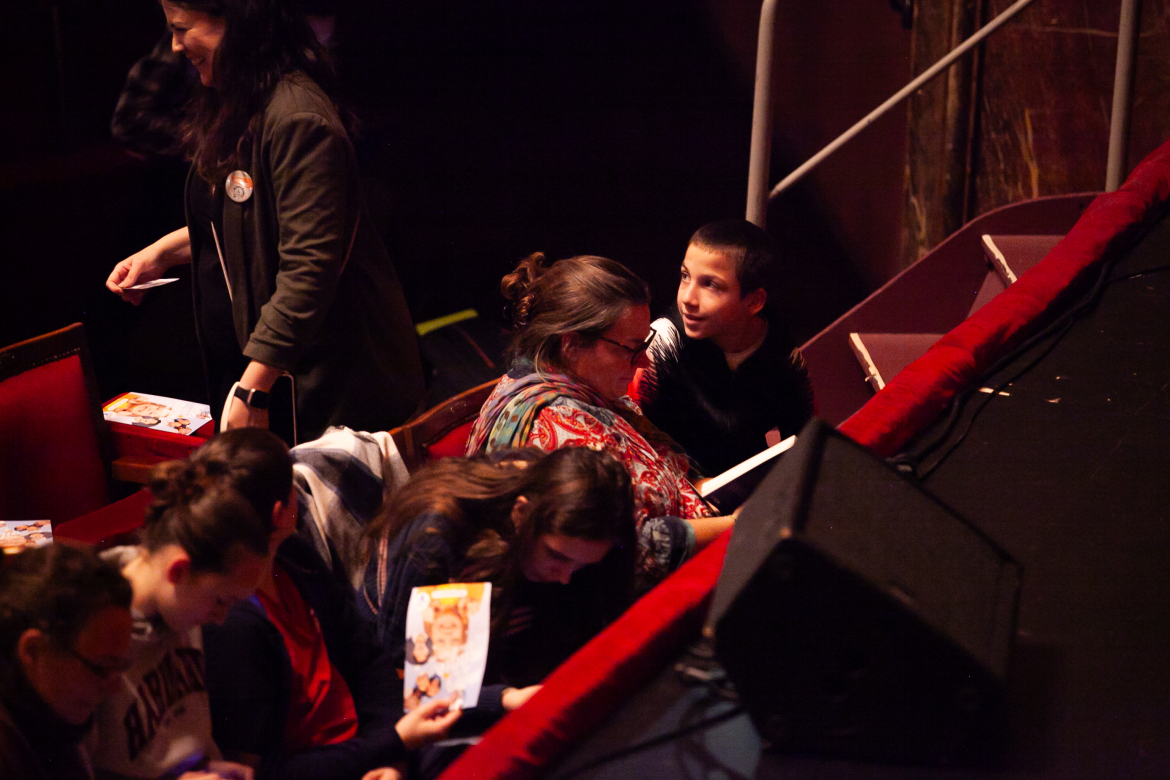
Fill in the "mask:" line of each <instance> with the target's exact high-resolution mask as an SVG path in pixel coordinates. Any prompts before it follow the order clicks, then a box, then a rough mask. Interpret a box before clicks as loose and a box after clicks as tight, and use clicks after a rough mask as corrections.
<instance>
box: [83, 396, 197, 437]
mask: <svg viewBox="0 0 1170 780" xmlns="http://www.w3.org/2000/svg"><path fill="white" fill-rule="evenodd" d="M102 412H103V413H104V414H105V417H106V419H107V420H109V421H110V422H120V423H126V424H127V425H137V426H140V427H142V428H152V429H154V430H157V431H170V432H171V433H182V434H185V435H188V436H189V435H191V434H192V433H194V432H195V431H196V430H197V429H198V428H199V427H200V426H202V425H203V424H205V423H207V422H208V421H209V420H211V407H210V406H208V405H207V404H197V403H193V402H191V401H180V400H179V399H177V398H167V397H165V396H161V395H147V394H146V393H123V394H122V395H120V396H118V397H117V398H115V399H114V400H112V401H110V402H109V403H108V404H106V405H105V406H104V407H103V408H102Z"/></svg>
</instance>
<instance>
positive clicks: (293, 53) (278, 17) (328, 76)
mask: <svg viewBox="0 0 1170 780" xmlns="http://www.w3.org/2000/svg"><path fill="white" fill-rule="evenodd" d="M168 2H171V3H172V4H173V5H176V6H178V7H180V8H184V9H186V10H188V11H197V12H199V13H205V14H208V15H209V16H214V17H217V18H219V19H222V20H223V22H224V33H223V39H222V40H221V41H220V43H219V46H218V47H217V48H216V51H215V58H214V61H213V62H212V74H213V77H214V84H213V86H211V87H205V86H203V85H202V84H196V85H195V93H194V94H193V95H192V98H191V101H190V102H189V103H188V106H187V119H186V121H185V122H184V124H183V132H182V136H183V145H184V148H185V149H186V150H187V153H188V154H189V155H190V157H191V161H192V165H193V166H194V168H195V172H196V173H197V174H198V175H199V176H200V177H202V178H203V179H205V180H207V181H209V182H212V183H217V182H222V180H223V179H224V178H225V177H226V176H227V174H228V173H230V172H231V171H233V170H235V169H237V168H244V167H248V166H247V160H246V157H247V155H248V150H249V148H250V146H251V143H252V140H253V139H254V137H255V135H256V134H257V133H258V132H260V125H261V122H262V120H263V115H264V106H265V104H266V103H267V102H268V99H269V97H270V96H271V95H272V90H273V89H275V88H276V85H277V84H278V83H279V82H280V80H281V79H282V78H283V77H284V76H286V75H288V74H290V73H295V72H297V71H300V72H303V73H305V74H306V75H308V77H309V78H310V79H312V80H313V81H314V82H315V83H316V84H317V85H318V86H319V87H321V89H322V90H325V92H326V94H329V93H330V92H331V91H332V85H333V81H334V72H333V65H332V63H331V61H330V59H329V55H328V53H327V52H326V51H325V47H324V46H322V45H321V43H320V42H319V41H318V40H317V36H316V35H315V34H314V33H313V30H312V28H311V27H310V26H309V23H308V20H307V19H306V18H305V15H304V13H303V12H302V11H301V7H300V4H299V3H298V2H296V0H168Z"/></svg>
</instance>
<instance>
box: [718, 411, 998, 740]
mask: <svg viewBox="0 0 1170 780" xmlns="http://www.w3.org/2000/svg"><path fill="white" fill-rule="evenodd" d="M1020 575H1021V571H1020V566H1019V564H1017V563H1016V562H1015V561H1014V560H1012V559H1011V557H1010V556H1008V555H1007V554H1006V553H1005V552H1004V551H1003V550H1002V549H1000V548H999V547H998V546H997V545H996V544H995V543H993V542H992V541H991V540H990V539H988V538H987V537H986V536H985V535H983V534H982V533H981V532H980V531H979V530H978V529H976V528H974V527H973V526H971V525H970V524H969V523H967V522H966V521H964V520H963V519H962V518H960V517H958V516H957V515H956V514H954V513H953V512H951V511H950V510H949V509H947V508H946V507H944V506H943V505H942V504H941V503H939V502H938V501H937V500H935V499H933V498H931V497H930V496H929V495H927V494H926V493H924V492H923V491H922V490H921V489H920V488H919V487H918V486H916V485H914V484H913V483H911V482H909V481H907V480H906V479H905V478H903V477H902V476H901V475H899V474H898V473H897V472H895V471H894V470H893V469H892V468H890V467H889V466H888V465H887V464H886V463H884V462H883V461H881V460H879V459H878V458H876V457H875V456H874V455H873V454H872V453H870V452H869V451H868V450H866V449H864V448H863V447H861V446H859V445H857V444H856V443H855V442H853V441H852V440H850V439H847V438H845V437H844V436H842V435H841V434H839V433H837V432H836V431H835V430H833V429H832V428H831V427H830V426H828V425H826V424H825V423H823V422H821V421H820V420H817V419H813V420H812V421H811V422H810V423H809V424H808V425H807V426H806V427H805V429H804V431H803V432H802V433H801V434H800V436H799V437H798V439H797V443H796V445H795V446H794V447H793V449H792V450H790V451H789V452H788V453H787V454H786V455H785V456H784V457H783V459H782V460H781V461H780V462H779V463H778V464H777V465H776V466H775V467H774V468H773V469H772V471H771V473H770V474H769V475H768V476H767V477H766V478H765V479H764V481H763V482H761V484H760V486H759V488H757V490H756V492H755V493H754V494H752V496H751V498H750V499H749V500H748V501H747V503H746V504H745V505H744V507H743V511H742V512H741V513H740V516H739V519H738V521H737V522H736V526H735V531H734V533H733V535H732V539H731V544H730V546H729V547H728V550H727V558H726V561H725V563H724V566H723V571H722V573H721V575H720V577H719V583H718V585H717V587H716V590H715V595H714V598H713V600H712V605H711V612H710V614H709V617H708V622H707V633H708V635H711V634H712V633H713V635H714V640H715V647H716V652H717V653H718V656H719V659H720V661H721V662H722V663H723V666H724V667H725V668H726V670H727V672H728V674H729V675H730V676H731V678H732V681H733V682H734V683H735V685H736V688H737V690H738V691H739V694H740V696H741V699H742V701H743V702H744V704H745V706H746V707H747V709H748V712H749V713H750V715H751V717H752V720H753V722H754V724H755V726H756V728H757V729H758V731H759V732H760V736H761V737H762V738H763V739H764V741H765V743H766V744H768V745H769V746H771V747H774V748H777V749H781V750H789V751H795V752H811V753H823V754H830V755H836V756H845V757H853V758H873V759H884V760H893V761H905V762H913V763H952V762H957V763H971V762H974V763H985V762H986V761H987V760H988V759H989V757H990V756H991V755H993V754H994V753H995V752H996V746H997V744H998V736H999V733H1000V729H999V726H1000V724H1001V722H1002V713H1001V709H1002V698H1003V680H1004V673H1005V668H1006V665H1007V659H1008V651H1009V648H1010V645H1011V639H1012V635H1013V633H1014V628H1015V616H1016V605H1017V598H1018V593H1019V588H1020Z"/></svg>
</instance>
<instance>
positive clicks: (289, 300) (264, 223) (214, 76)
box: [106, 0, 423, 440]
mask: <svg viewBox="0 0 1170 780" xmlns="http://www.w3.org/2000/svg"><path fill="white" fill-rule="evenodd" d="M162 8H163V12H164V13H165V14H166V17H167V23H168V24H169V25H170V28H171V31H172V36H173V42H172V46H173V48H174V50H175V51H177V52H182V53H183V54H184V55H185V56H186V57H187V58H188V59H189V60H190V61H191V63H192V64H193V65H194V66H195V69H196V71H197V72H198V74H199V81H200V85H199V86H198V87H197V88H196V94H195V96H194V97H193V99H192V101H191V103H190V105H189V116H188V119H187V122H186V125H185V128H184V146H185V148H186V150H187V153H188V155H189V156H190V158H191V172H190V174H189V176H188V180H187V191H186V209H187V226H186V227H184V228H180V229H179V230H176V231H174V232H173V233H170V234H168V235H166V236H164V237H163V238H161V239H159V240H158V241H156V242H155V243H154V244H151V245H150V246H149V247H147V248H145V249H143V250H141V251H140V252H137V253H135V254H134V255H131V256H130V257H128V258H126V259H125V260H123V261H122V262H120V263H118V265H117V266H116V267H115V268H114V271H113V272H112V273H111V274H110V277H109V279H108V280H107V282H106V286H107V287H108V288H109V289H110V290H111V291H113V292H115V293H117V294H119V295H121V296H122V297H123V298H124V299H125V300H127V301H130V302H132V303H138V302H139V301H140V300H141V298H142V295H143V292H142V290H135V289H133V288H134V287H135V286H136V285H139V284H143V283H145V282H149V281H152V280H155V279H158V278H160V277H161V276H162V275H163V274H164V273H165V272H166V270H167V269H168V268H170V267H173V266H176V265H180V264H184V263H193V264H194V270H193V274H192V280H193V285H194V302H195V310H196V325H197V332H198V335H199V340H200V345H201V347H202V350H203V353H204V357H205V363H206V365H207V367H208V380H209V381H208V384H209V392H210V396H211V402H212V405H213V409H214V410H216V411H218V409H219V408H220V404H224V406H223V408H224V418H223V419H222V420H221V423H222V425H223V427H225V428H232V427H241V426H256V427H267V425H268V411H267V410H268V395H267V394H268V392H269V391H270V390H271V389H272V386H273V383H274V382H275V381H276V380H277V378H279V377H280V376H282V375H285V374H287V375H290V376H292V377H293V380H294V381H293V391H294V396H295V398H294V402H295V403H294V407H295V408H294V414H295V418H294V419H295V424H296V426H297V436H298V438H300V439H303V440H308V439H312V438H316V437H317V436H319V435H320V434H321V433H322V432H323V431H324V430H325V428H326V427H328V426H329V425H334V424H345V425H348V426H349V427H352V428H355V429H359V430H383V429H387V428H390V427H393V426H394V425H396V424H398V423H400V422H402V421H403V420H404V419H406V418H407V417H408V416H409V415H410V414H411V413H413V412H414V411H415V409H416V407H417V405H418V403H419V401H420V399H421V396H422V392H423V378H422V370H421V367H420V363H419V357H418V347H417V343H416V341H415V336H414V331H413V328H412V327H411V322H410V316H409V314H408V312H407V308H406V303H405V300H404V299H403V296H402V290H401V287H400V285H399V282H398V278H397V275H396V274H395V271H394V267H393V265H392V264H391V262H390V259H389V257H388V255H387V254H386V250H385V248H384V247H383V245H382V243H381V239H380V238H379V236H378V234H377V232H376V231H375V229H374V225H373V222H372V221H371V219H370V217H369V214H368V213H367V210H366V205H365V201H364V198H363V196H362V193H361V188H360V185H359V182H358V173H357V163H356V160H355V157H354V151H353V147H352V145H351V143H350V141H349V138H348V136H347V134H346V129H345V126H344V124H343V121H342V118H341V116H340V115H339V114H338V111H337V109H336V107H335V106H334V104H333V102H332V100H331V99H330V97H329V92H328V89H329V86H330V84H331V82H332V73H331V68H330V64H329V58H328V55H327V54H326V52H325V50H324V48H323V47H322V46H321V45H320V43H319V42H318V41H317V39H316V37H315V36H314V34H313V32H312V30H311V29H310V27H309V25H308V23H307V21H306V20H305V18H304V16H303V15H302V14H300V13H299V12H298V11H297V5H296V3H295V2H292V1H291V0H181V1H176V2H171V1H170V0H163V2H162ZM225 402H226V403H225Z"/></svg>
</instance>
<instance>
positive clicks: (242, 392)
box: [234, 385, 268, 409]
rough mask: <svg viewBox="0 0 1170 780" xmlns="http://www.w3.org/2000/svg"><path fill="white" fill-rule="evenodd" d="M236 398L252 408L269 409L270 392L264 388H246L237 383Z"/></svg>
mask: <svg viewBox="0 0 1170 780" xmlns="http://www.w3.org/2000/svg"><path fill="white" fill-rule="evenodd" d="M234 395H235V396H236V398H239V399H240V400H241V401H243V402H244V403H245V404H246V405H247V406H248V408H250V409H267V408H268V393H266V392H264V391H263V390H246V389H245V388H243V387H240V386H239V385H236V392H235V393H234Z"/></svg>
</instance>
